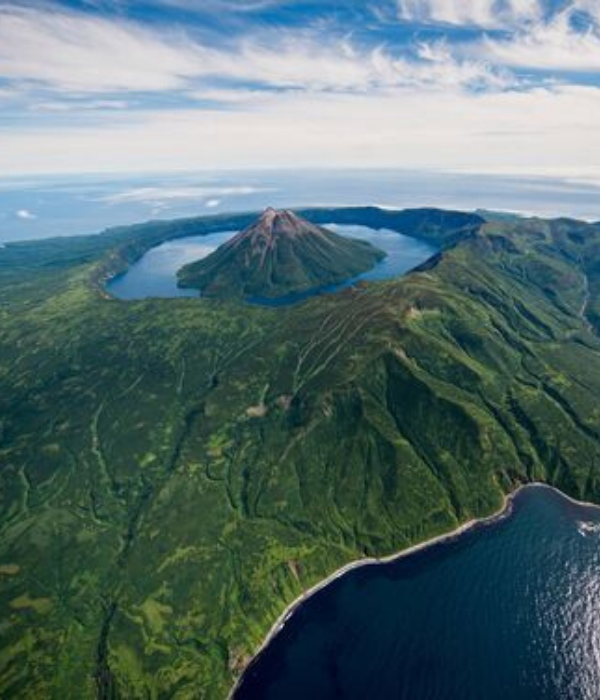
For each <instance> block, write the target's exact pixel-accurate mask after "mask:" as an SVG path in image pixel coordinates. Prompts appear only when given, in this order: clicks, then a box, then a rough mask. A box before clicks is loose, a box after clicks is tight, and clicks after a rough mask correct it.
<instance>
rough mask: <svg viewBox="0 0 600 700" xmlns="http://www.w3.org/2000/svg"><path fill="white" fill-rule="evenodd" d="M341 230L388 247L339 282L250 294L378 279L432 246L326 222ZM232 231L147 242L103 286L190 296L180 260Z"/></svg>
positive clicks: (137, 294) (120, 294) (136, 293)
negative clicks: (180, 272)
mask: <svg viewBox="0 0 600 700" xmlns="http://www.w3.org/2000/svg"><path fill="white" fill-rule="evenodd" d="M326 227H327V228H328V229H330V230H332V231H335V232H336V233H339V234H341V235H344V236H351V237H353V238H361V239H363V240H368V241H370V242H371V243H373V245H375V246H377V247H378V248H381V249H382V250H384V251H385V252H386V253H387V257H386V258H385V259H384V260H382V261H381V262H380V263H379V264H377V265H376V266H375V267H374V268H372V269H371V270H369V271H367V272H365V273H363V274H362V275H358V276H357V277H354V278H352V279H350V280H347V281H346V282H344V283H342V284H338V285H330V286H328V287H321V288H319V289H316V290H311V291H309V292H305V293H302V294H295V295H290V296H287V297H282V298H279V299H276V300H273V299H258V298H257V299H251V300H250V301H251V302H253V303H258V304H266V305H269V306H284V305H287V304H293V303H296V302H298V301H301V300H303V299H306V298H308V297H310V296H314V295H315V294H320V293H326V292H334V291H336V290H338V289H342V288H343V287H348V286H350V285H352V284H355V283H356V282H358V281H360V280H382V279H389V278H392V277H397V276H399V275H402V274H404V273H406V272H408V271H409V270H411V269H412V268H414V267H416V266H417V265H419V264H421V263H423V262H425V260H427V259H428V258H430V257H431V256H432V255H433V254H434V253H435V252H436V249H435V248H434V247H433V246H430V245H428V244H427V243H423V242H422V241H418V240H416V239H415V238H410V237H409V236H403V235H401V234H399V233H396V232H395V231H388V230H385V229H381V230H379V231H375V230H373V229H370V228H367V227H366V226H338V225H336V224H331V225H329V224H328V225H327V226H326ZM235 233H236V231H226V232H223V233H214V234H211V235H209V236H190V237H187V238H179V239H177V240H173V241H167V242H166V243H162V244H161V245H159V246H156V247H155V248H152V249H151V250H149V251H148V252H147V253H145V254H144V255H143V257H142V258H140V260H138V261H137V262H135V263H134V264H133V265H131V267H130V268H129V269H128V270H127V271H126V272H125V273H124V274H121V275H119V276H118V277H115V278H114V279H113V280H111V281H110V282H108V284H107V289H108V291H109V292H110V293H111V294H113V295H114V296H116V297H117V298H119V299H145V298H148V297H190V296H191V297H194V296H198V292H197V291H195V290H193V289H181V288H180V287H178V286H177V271H178V270H179V269H180V268H181V267H183V266H184V265H185V264H187V263H190V262H193V261H194V260H200V259H202V258H204V257H206V256H207V255H208V254H209V253H211V252H212V251H213V250H215V249H216V248H218V247H219V246H220V245H221V244H222V243H224V242H225V241H226V240H227V239H229V238H231V236H234V235H235Z"/></svg>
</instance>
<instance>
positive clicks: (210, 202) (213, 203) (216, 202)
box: [204, 199, 221, 209]
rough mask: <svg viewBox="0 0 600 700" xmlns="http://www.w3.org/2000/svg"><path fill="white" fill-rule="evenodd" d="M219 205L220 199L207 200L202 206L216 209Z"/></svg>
mask: <svg viewBox="0 0 600 700" xmlns="http://www.w3.org/2000/svg"><path fill="white" fill-rule="evenodd" d="M219 204H221V200H220V199H209V200H208V201H207V202H206V204H205V205H204V206H206V207H207V208H208V209H214V208H215V207H218V206H219Z"/></svg>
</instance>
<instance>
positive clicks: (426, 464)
mask: <svg viewBox="0 0 600 700" xmlns="http://www.w3.org/2000/svg"><path fill="white" fill-rule="evenodd" d="M303 215H304V216H306V217H307V218H309V219H310V220H312V221H314V222H317V223H319V222H320V223H324V222H326V221H330V222H331V221H333V222H337V223H356V224H363V225H370V226H374V227H386V228H391V229H396V230H399V231H402V232H403V233H407V234H409V235H414V236H418V237H421V238H424V239H426V240H428V241H431V242H435V243H436V244H437V245H439V246H441V247H442V248H443V253H442V254H441V255H439V256H437V257H436V258H435V259H434V260H432V261H431V262H430V263H429V264H426V265H424V266H423V267H422V268H421V269H420V270H418V271H416V272H414V273H413V274H410V275H408V276H407V277H405V278H403V279H399V280H394V281H388V282H383V283H376V284H368V285H360V286H359V287H357V288H354V289H347V290H345V291H342V292H339V293H337V294H333V295H325V296H322V297H318V298H315V299H312V300H310V301H308V302H306V303H303V304H299V305H296V306H290V307H285V308H280V309H269V308H262V307H257V306H248V305H245V304H243V303H240V302H234V301H217V300H198V299H185V298H184V299H168V300H144V301H133V302H121V301H117V300H115V299H111V298H110V297H108V296H107V295H106V294H105V293H104V291H103V287H102V280H103V279H105V278H106V276H107V275H109V274H112V273H114V272H116V271H118V270H121V269H123V267H124V266H125V265H126V264H127V262H128V261H131V260H133V259H135V258H136V257H139V255H141V254H142V252H143V251H144V250H146V249H147V248H149V247H150V246H152V245H154V244H156V243H158V242H160V241H162V240H165V239H168V238H172V237H175V236H183V235H190V234H192V233H198V234H201V233H208V232H211V231H216V230H230V229H231V228H243V227H244V226H247V225H248V224H249V223H250V222H251V221H252V219H253V216H252V215H240V216H235V217H226V216H221V217H211V218H206V219H197V220H192V219H190V220H187V221H180V222H171V223H152V224H147V225H143V226H137V227H131V228H126V229H114V230H111V231H108V232H106V233H105V234H102V235H100V236H89V237H82V238H73V239H55V240H50V241H42V242H35V243H20V244H14V245H9V246H7V247H5V248H2V249H0V480H1V484H0V533H1V535H0V606H1V614H0V629H1V630H2V635H1V636H0V640H1V641H0V696H1V697H3V698H4V697H6V698H35V699H36V700H37V699H39V698H56V699H60V700H62V699H63V698H71V697H77V698H82V699H85V698H95V697H96V698H102V699H108V698H127V699H130V698H140V699H141V698H144V699H145V698H153V699H157V700H158V699H159V698H160V699H162V698H177V699H178V700H181V699H183V698H194V699H197V698H207V699H209V700H215V699H216V698H224V697H225V696H226V695H227V692H228V690H229V689H230V687H231V685H232V682H233V679H234V678H235V676H236V675H237V674H238V673H239V672H240V671H241V669H242V668H243V666H244V664H245V663H246V661H247V659H248V658H249V655H251V654H252V652H253V650H255V649H256V648H257V646H258V645H259V643H260V642H261V641H262V639H263V638H264V635H265V634H266V632H267V630H268V629H269V628H270V626H271V624H272V623H273V621H274V620H275V619H276V618H277V616H278V615H279V613H280V612H281V611H282V609H283V608H284V606H285V605H286V604H287V603H289V602H290V601H291V600H293V599H294V598H295V597H296V596H297V595H298V594H299V593H300V592H301V591H302V589H303V588H306V587H308V586H310V585H312V584H313V583H315V582H316V581H317V580H319V579H321V578H322V577H324V576H325V575H327V574H328V573H330V572H331V571H332V570H334V569H335V568H337V567H339V566H341V565H342V564H344V563H346V562H348V561H350V560H353V559H356V558H358V557H361V556H363V555H364V554H371V555H383V554H389V553H391V552H394V551H397V550H400V549H402V548H404V547H406V546H408V545H410V544H413V543H415V542H418V541H420V540H423V539H424V538H427V537H430V536H432V535H435V534H439V533H442V532H445V531H448V530H450V529H452V528H454V527H456V525H457V524H459V523H460V522H463V521H465V520H467V519H469V518H472V517H478V516H484V515H487V514H489V513H491V512H493V511H494V510H495V509H497V508H498V507H499V505H500V503H501V500H502V497H503V494H505V493H507V492H508V491H510V490H511V489H512V488H513V487H514V486H515V485H516V484H518V483H522V482H526V481H530V480H534V479H535V480H544V481H547V482H549V483H552V484H555V485H556V486H558V487H560V488H562V489H563V490H564V491H566V492H567V493H568V494H570V495H572V496H574V497H577V498H584V499H588V500H596V501H600V409H599V408H598V400H597V398H598V395H599V393H600V339H599V338H598V336H597V331H598V330H599V329H600V227H599V226H592V225H588V224H583V223H578V222H575V221H569V220H556V221H542V220H537V219H530V220H523V221H505V222H503V221H494V222H489V223H485V222H484V221H483V220H482V219H480V218H479V217H476V216H471V215H466V214H458V213H451V212H439V211H435V210H414V211H407V212H400V213H394V212H387V211H380V210H377V209H374V208H360V209H359V208H356V209H336V210H312V211H305V212H303Z"/></svg>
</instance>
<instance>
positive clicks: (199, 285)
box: [178, 208, 386, 299]
mask: <svg viewBox="0 0 600 700" xmlns="http://www.w3.org/2000/svg"><path fill="white" fill-rule="evenodd" d="M385 255H386V254H385V253H384V252H383V251H382V250H380V249H379V248H376V247H375V246H374V245H372V244H371V243H368V242H367V241H361V240H357V239H354V238H347V237H344V236H340V235H338V234H336V233H333V232H332V231H329V230H327V229H326V228H323V227H322V226H317V225H316V224H313V223H311V222H310V221H307V220H306V219H303V218H302V217H300V216H298V215H296V214H294V213H293V212H292V211H288V210H283V211H277V210H275V209H272V208H268V209H266V210H265V211H264V212H263V214H262V215H261V216H260V218H259V219H257V220H256V221H255V222H254V223H252V224H251V225H250V226H248V227H247V228H245V229H244V230H243V231H241V232H240V233H238V234H237V235H236V236H234V237H233V238H232V239H231V240H229V241H227V242H226V243H224V244H223V245H222V246H220V247H219V248H218V249H217V250H215V251H214V252H213V253H211V254H210V255H209V256H208V257H206V258H203V259H202V260H197V261H195V262H193V263H190V264H189V265H185V266H184V267H183V268H181V270H180V271H179V273H178V283H179V286H180V287H192V288H195V289H199V290H201V291H202V294H203V295H204V296H208V297H220V298H246V297H266V298H272V299H274V298H277V297H282V296H286V295H288V294H297V293H300V292H305V291H308V290H310V289H315V288H319V287H324V286H327V285H332V284H339V283H340V282H344V281H345V280H348V279H350V278H352V277H354V276H356V275H358V274H360V273H361V272H366V271H367V270H369V269H371V268H372V267H373V266H374V265H376V264H377V263H378V262H379V261H380V260H382V259H383V258H384V257H385Z"/></svg>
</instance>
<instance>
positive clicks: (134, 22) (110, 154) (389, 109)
mask: <svg viewBox="0 0 600 700" xmlns="http://www.w3.org/2000/svg"><path fill="white" fill-rule="evenodd" d="M75 6H78V7H79V9H78V10H76V9H74V7H75ZM150 6H152V8H151V10H150V11H148V12H146V13H144V11H143V10H142V9H140V8H146V9H147V8H148V7H150ZM361 13H362V14H361ZM599 24H600V3H598V0H561V1H560V2H557V1H556V0H373V2H369V3H361V2H358V0H344V1H343V2H339V3H335V7H333V5H331V4H329V3H322V2H318V0H303V1H302V2H296V1H295V0H241V1H240V2H235V1H234V0H203V2H200V0H197V2H196V1H195V0H190V2H184V0H147V2H144V3H134V2H132V1H130V0H93V1H92V0H90V1H89V2H87V3H86V2H84V1H83V0H81V1H80V2H76V1H75V0H69V1H68V2H67V0H43V1H42V0H30V2H29V4H28V0H23V2H10V1H9V2H7V1H6V0H5V1H4V2H2V0H0V100H1V101H2V107H3V109H2V110H0V171H2V172H15V173H16V172H39V171H45V172H47V171H51V170H53V169H55V170H61V171H72V170H76V169H77V164H78V163H79V168H80V169H93V170H111V169H117V170H136V169H137V170H143V169H148V168H151V169H153V170H158V169H161V168H169V169H171V168H172V169H178V168H184V167H185V168H196V167H210V168H214V167H223V166H225V167H243V168H247V167H278V166H288V165H289V164H290V163H293V164H294V165H299V166H306V167H311V166H314V165H319V164H321V165H323V164H327V165H334V166H335V165H343V166H350V165H359V164H363V165H369V166H373V167H375V166H377V165H385V166H391V165H402V166H406V167H413V168H417V167H420V166H422V167H443V168H450V169H452V168H471V169H473V170H475V169H477V168H479V169H486V168H487V169H490V168H492V169H493V168H506V169H508V170H510V169H513V171H514V170H515V169H516V170H518V169H520V168H523V167H525V165H526V164H527V163H529V169H531V168H533V167H536V168H539V169H540V170H542V171H544V170H545V169H548V168H550V166H552V167H553V168H559V169H560V168H562V169H565V170H569V172H573V170H574V169H577V167H580V168H581V169H582V170H584V169H585V168H592V167H596V165H598V166H599V167H600V152H598V149H597V148H595V147H594V143H600V141H599V138H600V127H599V126H598V124H600V112H599V110H600V80H598V79H597V78H596V77H595V75H594V73H595V71H597V69H598V68H600V59H599V56H600V38H599V37H600V34H599V32H598V26H599ZM232 26H233V27H234V29H235V31H228V29H229V28H230V27H232ZM486 164H487V166H486ZM122 195H123V196H125V197H126V198H129V199H124V200H122V201H148V202H156V201H158V202H163V203H167V204H164V206H168V202H169V201H173V200H174V199H176V198H177V197H182V198H183V197H190V198H199V199H200V200H201V201H202V202H204V204H205V205H206V206H210V205H209V202H212V201H216V200H217V199H221V198H222V197H228V196H229V195H228V194H227V193H222V192H206V191H203V192H198V191H187V192H181V191H178V192H177V191H173V192H171V193H168V192H167V193H165V192H162V193H159V192H148V191H132V192H128V193H122Z"/></svg>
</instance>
